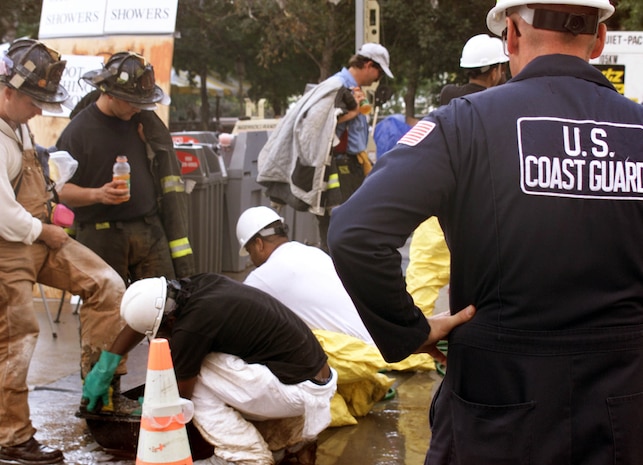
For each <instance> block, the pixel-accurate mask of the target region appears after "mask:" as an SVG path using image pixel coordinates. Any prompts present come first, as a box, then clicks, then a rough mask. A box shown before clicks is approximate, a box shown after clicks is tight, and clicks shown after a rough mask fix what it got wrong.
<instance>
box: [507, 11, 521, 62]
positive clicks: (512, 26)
mask: <svg viewBox="0 0 643 465" xmlns="http://www.w3.org/2000/svg"><path fill="white" fill-rule="evenodd" d="M506 21H507V22H506V24H507V38H506V39H505V40H506V41H507V53H509V55H512V54H515V53H516V52H517V51H518V37H520V32H519V31H518V27H517V26H516V23H515V22H514V21H513V20H512V19H511V18H510V17H508V16H507V18H506Z"/></svg>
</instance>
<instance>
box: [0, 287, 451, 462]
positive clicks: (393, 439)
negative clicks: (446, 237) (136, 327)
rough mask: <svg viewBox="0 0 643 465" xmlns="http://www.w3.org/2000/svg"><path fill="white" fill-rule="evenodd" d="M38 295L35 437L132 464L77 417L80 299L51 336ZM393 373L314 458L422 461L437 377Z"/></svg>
mask: <svg viewBox="0 0 643 465" xmlns="http://www.w3.org/2000/svg"><path fill="white" fill-rule="evenodd" d="M35 300H36V308H37V310H38V316H39V319H40V323H41V333H40V336H39V340H38V345H37V347H36V353H35V354H34V357H33V359H32V363H31V367H30V371H29V378H28V383H29V386H30V398H29V400H30V408H31V418H32V421H33V423H34V426H35V427H36V428H37V430H38V431H37V433H36V438H37V439H38V440H40V441H42V442H44V443H46V444H48V445H51V446H53V447H57V448H59V449H61V450H62V451H63V452H64V455H65V461H66V463H68V464H78V465H90V464H98V463H104V464H122V465H133V464H134V463H135V458H134V457H132V456H125V457H123V456H118V455H114V454H111V453H107V452H106V451H104V450H103V449H102V448H101V447H100V446H99V445H98V444H97V443H96V442H95V440H94V438H93V437H92V435H91V434H90V432H89V430H88V428H87V425H86V422H85V420H84V419H81V418H77V417H76V416H75V413H76V411H77V410H78V405H79V401H80V397H81V384H80V367H79V353H80V351H79V342H78V340H79V339H78V328H79V322H78V316H77V315H74V314H73V310H74V307H75V305H71V304H70V303H69V302H68V301H67V303H65V304H64V307H63V310H62V314H61V317H60V322H58V323H54V324H55V328H56V333H57V337H53V335H52V332H51V329H50V326H49V322H48V320H47V317H46V313H45V311H44V307H43V305H42V302H41V299H39V298H36V299H35ZM445 300H446V299H445V297H444V296H441V299H440V300H439V301H438V306H437V308H438V311H440V310H443V309H444V308H445ZM50 307H53V309H54V310H55V309H57V307H58V301H57V300H50ZM54 316H55V315H54ZM147 348H148V344H147V343H146V342H143V343H141V344H140V345H139V346H137V347H136V348H135V349H134V350H133V351H132V352H131V353H130V359H129V362H128V367H129V373H128V374H127V375H126V376H124V377H123V378H122V380H121V384H122V386H121V388H122V390H123V391H126V390H128V389H132V388H134V387H137V386H140V385H141V384H144V382H145V376H146V367H147ZM390 375H391V376H393V377H395V379H396V384H395V385H394V387H395V388H396V391H397V394H396V396H395V397H394V398H393V399H391V400H387V401H381V402H379V403H377V404H376V405H375V406H374V408H373V409H372V411H371V412H370V413H369V414H368V415H367V416H365V417H362V418H360V419H359V423H358V424H357V425H354V426H344V427H339V428H328V429H327V430H325V431H323V432H322V433H321V434H320V436H319V440H318V449H317V462H316V463H317V465H357V464H360V465H366V464H368V465H421V464H422V463H423V462H424V455H425V453H426V450H427V447H428V443H429V438H430V432H429V427H428V408H429V405H430V402H431V396H432V395H433V393H434V391H435V389H436V388H437V385H438V383H439V381H440V377H439V375H437V373H436V372H435V371H431V372H417V373H391V374H390ZM0 463H1V462H0Z"/></svg>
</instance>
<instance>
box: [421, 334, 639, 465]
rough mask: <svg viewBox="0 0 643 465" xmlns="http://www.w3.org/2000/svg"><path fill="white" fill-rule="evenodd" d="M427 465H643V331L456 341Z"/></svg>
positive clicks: (438, 399) (436, 407) (437, 403)
mask: <svg viewBox="0 0 643 465" xmlns="http://www.w3.org/2000/svg"><path fill="white" fill-rule="evenodd" d="M431 425H432V437H431V446H430V448H429V451H428V454H427V458H426V462H425V464H430V465H446V464H459V465H469V464H471V465H481V464H494V465H497V464H511V465H521V464H530V465H533V464H547V465H581V464H582V465H609V464H620V465H636V464H640V463H641V461H642V460H643V442H642V441H641V437H640V436H641V431H643V328H642V327H640V326H635V327H632V328H618V327H616V328H598V329H595V330H589V329H588V330H578V331H573V330H570V331H565V332H562V331H560V332H544V331H543V332H540V331H511V330H502V329H498V328H494V327H486V326H481V325H475V324H471V323H467V324H465V325H463V326H461V327H459V328H457V329H456V330H455V331H454V332H453V333H452V335H451V337H450V338H449V353H448V370H447V373H446V376H445V378H444V381H443V383H442V386H440V390H439V392H438V393H437V394H436V396H435V398H434V402H433V405H432V407H431Z"/></svg>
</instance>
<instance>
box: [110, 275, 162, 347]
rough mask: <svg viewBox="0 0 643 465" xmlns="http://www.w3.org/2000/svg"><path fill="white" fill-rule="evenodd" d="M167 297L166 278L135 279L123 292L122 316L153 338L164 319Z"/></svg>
mask: <svg viewBox="0 0 643 465" xmlns="http://www.w3.org/2000/svg"><path fill="white" fill-rule="evenodd" d="M166 297H167V281H166V280H165V278H163V277H161V278H145V279H141V280H139V281H135V282H133V283H132V284H131V285H130V286H129V287H128V288H127V290H126V291H125V294H123V299H122V300H121V317H122V318H123V319H124V320H125V322H126V323H127V324H128V325H129V327H130V328H132V329H133V330H134V331H136V332H139V333H141V334H145V335H146V336H147V337H148V338H150V339H153V338H154V337H155V336H156V333H157V332H158V330H159V326H161V320H163V311H164V310H165V300H166Z"/></svg>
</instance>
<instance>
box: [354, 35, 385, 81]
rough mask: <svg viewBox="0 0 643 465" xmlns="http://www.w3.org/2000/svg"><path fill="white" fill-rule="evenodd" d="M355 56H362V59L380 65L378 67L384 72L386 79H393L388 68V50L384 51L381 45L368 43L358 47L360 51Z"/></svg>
mask: <svg viewBox="0 0 643 465" xmlns="http://www.w3.org/2000/svg"><path fill="white" fill-rule="evenodd" d="M357 54H358V55H360V56H363V57H364V58H368V59H370V60H373V61H374V62H375V63H377V64H378V65H380V67H381V68H382V69H383V70H384V72H385V73H386V75H387V76H388V77H390V78H393V73H391V70H390V69H389V67H388V66H389V55H388V50H386V48H384V47H383V46H382V45H380V44H376V43H374V42H368V43H366V44H364V45H362V46H361V47H360V49H359V50H358V51H357Z"/></svg>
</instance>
